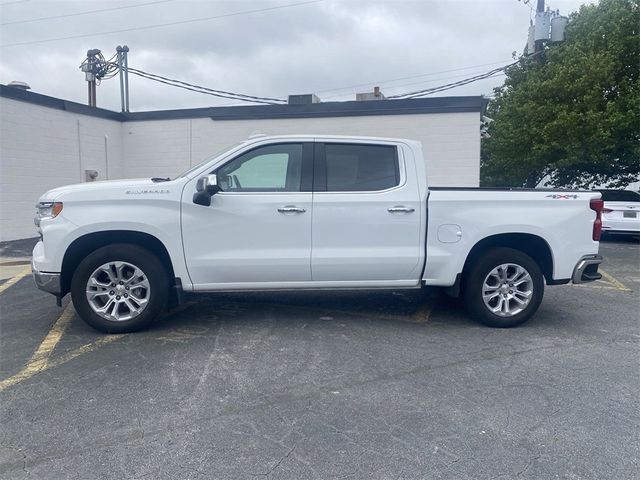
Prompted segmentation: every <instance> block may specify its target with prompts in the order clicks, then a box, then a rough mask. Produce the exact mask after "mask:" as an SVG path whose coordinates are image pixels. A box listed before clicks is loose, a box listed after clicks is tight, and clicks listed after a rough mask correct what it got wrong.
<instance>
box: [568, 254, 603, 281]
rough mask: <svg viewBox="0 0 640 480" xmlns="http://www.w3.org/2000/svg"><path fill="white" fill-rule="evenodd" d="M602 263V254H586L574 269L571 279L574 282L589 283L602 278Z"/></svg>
mask: <svg viewBox="0 0 640 480" xmlns="http://www.w3.org/2000/svg"><path fill="white" fill-rule="evenodd" d="M601 263H602V255H585V256H584V257H582V258H581V259H580V261H579V262H578V264H577V265H576V267H575V268H574V269H573V276H572V277H571V280H572V281H573V283H587V282H593V281H595V280H600V279H601V278H602V275H601V274H599V273H598V265H600V264H601Z"/></svg>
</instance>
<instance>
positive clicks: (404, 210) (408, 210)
mask: <svg viewBox="0 0 640 480" xmlns="http://www.w3.org/2000/svg"><path fill="white" fill-rule="evenodd" d="M415 211H416V209H415V208H411V207H403V206H402V205H396V206H395V207H389V208H387V212H389V213H411V212H415Z"/></svg>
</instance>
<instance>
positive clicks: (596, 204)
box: [589, 198, 604, 242]
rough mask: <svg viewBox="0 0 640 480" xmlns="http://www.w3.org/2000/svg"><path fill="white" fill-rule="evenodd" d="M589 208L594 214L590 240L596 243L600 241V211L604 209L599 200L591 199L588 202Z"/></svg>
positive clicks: (602, 203)
mask: <svg viewBox="0 0 640 480" xmlns="http://www.w3.org/2000/svg"><path fill="white" fill-rule="evenodd" d="M589 208H591V210H593V211H594V212H596V219H595V220H594V221H593V235H592V238H593V239H594V240H595V241H596V242H597V241H599V240H600V234H601V233H602V210H603V208H604V202H603V201H602V199H601V198H593V199H591V201H590V202H589Z"/></svg>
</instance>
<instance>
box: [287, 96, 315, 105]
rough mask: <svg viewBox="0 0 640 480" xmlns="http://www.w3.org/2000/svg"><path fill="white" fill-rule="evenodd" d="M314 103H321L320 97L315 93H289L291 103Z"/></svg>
mask: <svg viewBox="0 0 640 480" xmlns="http://www.w3.org/2000/svg"><path fill="white" fill-rule="evenodd" d="M312 103H320V97H318V96H317V95H316V94H315V93H305V94H303V95H289V105H310V104H312Z"/></svg>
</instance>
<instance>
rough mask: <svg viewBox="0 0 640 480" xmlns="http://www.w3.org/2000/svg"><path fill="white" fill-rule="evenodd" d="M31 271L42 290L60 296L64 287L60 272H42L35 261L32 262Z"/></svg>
mask: <svg viewBox="0 0 640 480" xmlns="http://www.w3.org/2000/svg"><path fill="white" fill-rule="evenodd" d="M31 272H32V274H33V280H34V281H35V282H36V286H37V287H38V288H39V289H40V290H43V291H45V292H49V293H51V294H53V295H55V296H60V292H62V288H61V284H60V274H59V273H50V272H40V271H38V270H37V269H36V267H35V266H34V264H33V261H32V262H31Z"/></svg>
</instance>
